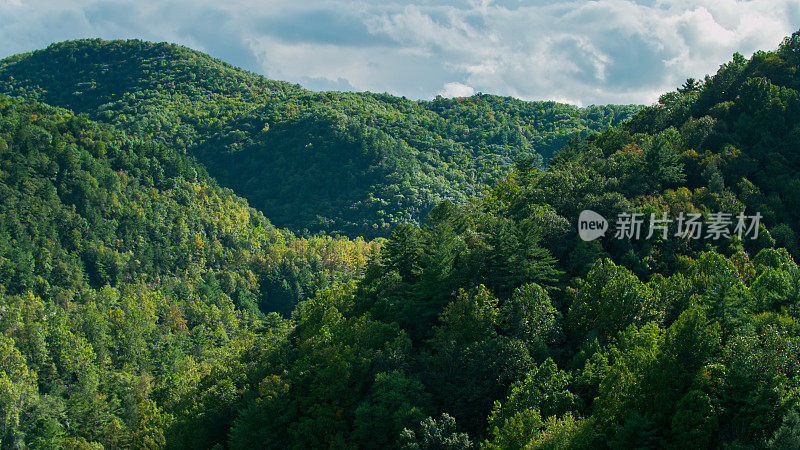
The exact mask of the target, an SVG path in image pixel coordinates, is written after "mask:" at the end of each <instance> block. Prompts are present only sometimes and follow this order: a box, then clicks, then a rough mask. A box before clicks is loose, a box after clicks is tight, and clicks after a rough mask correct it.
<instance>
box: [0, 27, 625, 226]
mask: <svg viewBox="0 0 800 450" xmlns="http://www.w3.org/2000/svg"><path fill="white" fill-rule="evenodd" d="M0 92H4V93H6V94H9V95H15V96H25V97H28V98H34V99H37V100H40V101H43V102H46V103H49V104H52V105H56V106H61V107H64V108H69V109H72V110H73V111H75V112H76V113H86V114H87V115H88V116H89V117H90V118H92V119H95V120H100V121H104V122H108V123H112V124H114V125H116V126H117V127H118V128H120V129H123V130H125V131H127V132H128V133H131V134H134V135H139V136H148V137H152V138H154V139H156V140H158V141H160V142H163V143H165V144H166V145H169V146H171V147H173V148H177V149H181V150H183V151H186V152H188V153H189V154H192V155H194V156H196V157H197V158H198V160H199V161H200V162H201V163H203V164H204V165H205V167H206V168H207V170H208V171H209V172H210V173H211V175H212V176H214V177H215V178H216V179H217V180H218V181H219V182H220V183H221V184H222V185H223V186H227V187H231V188H232V189H234V191H235V192H236V193H237V194H238V195H240V196H242V197H244V198H246V199H248V201H249V203H250V204H251V205H252V206H254V207H255V208H256V209H259V210H260V211H261V212H263V213H264V214H265V215H266V217H269V218H270V220H272V221H273V222H274V223H275V224H276V225H278V226H285V227H289V228H291V229H293V230H295V231H303V230H306V229H307V230H309V231H312V232H316V231H324V232H327V233H329V234H330V233H343V234H347V235H349V236H351V237H352V236H358V235H361V236H365V237H373V236H385V235H387V234H388V232H389V230H390V228H391V226H392V225H393V224H397V223H403V222H412V223H417V222H419V221H420V220H421V219H422V218H423V217H424V216H425V215H426V214H427V212H428V211H429V210H430V209H431V208H432V207H433V206H434V205H436V204H437V203H438V202H440V201H443V200H450V201H452V202H454V203H457V204H460V203H463V202H465V201H466V200H467V199H468V198H469V197H472V196H475V195H479V194H481V193H483V192H484V191H486V190H488V189H489V188H490V187H491V185H492V184H493V183H494V180H496V179H497V178H498V177H499V176H501V175H504V174H506V173H507V172H508V171H510V170H511V169H513V167H514V164H515V163H516V162H517V161H520V160H524V159H529V158H534V157H537V155H538V157H541V158H544V159H547V158H549V157H550V156H551V155H552V153H553V152H554V151H555V150H557V149H558V148H560V147H561V146H563V145H564V144H565V143H566V142H567V141H568V140H569V138H570V137H572V136H574V135H578V136H587V135H589V134H591V133H593V132H597V131H602V130H603V129H605V128H607V127H609V126H613V125H616V124H619V123H620V122H621V121H623V120H625V119H627V118H628V117H629V116H630V114H631V113H632V112H634V111H635V110H636V108H635V107H632V106H592V107H588V108H577V107H574V106H570V105H563V104H557V103H554V102H523V101H520V100H515V99H511V98H501V97H495V96H488V95H477V96H473V97H470V98H465V99H450V100H448V99H441V98H439V99H436V100H434V101H431V102H428V101H410V100H406V99H404V98H397V97H393V96H390V95H385V94H371V93H314V92H309V91H306V90H303V89H301V88H300V87H298V86H295V85H290V84H287V83H281V82H275V81H270V80H267V79H265V78H263V77H261V76H257V75H254V74H252V73H249V72H245V71H242V70H240V69H236V68H234V67H232V66H230V65H228V64H225V63H223V62H221V61H218V60H215V59H213V58H211V57H209V56H208V55H205V54H203V53H200V52H196V51H193V50H189V49H187V48H185V47H179V46H175V45H168V44H153V43H149V42H141V41H102V40H82V41H71V42H64V43H60V44H54V45H52V46H50V47H48V48H47V49H45V50H41V51H36V52H33V53H28V54H22V55H16V56H13V57H10V58H7V59H5V60H3V61H0Z"/></svg>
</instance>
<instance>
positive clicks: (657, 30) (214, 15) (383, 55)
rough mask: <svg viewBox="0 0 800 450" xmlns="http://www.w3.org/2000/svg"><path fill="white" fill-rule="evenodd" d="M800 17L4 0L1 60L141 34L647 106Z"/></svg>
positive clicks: (262, 59)
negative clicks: (77, 41) (73, 42)
mask: <svg viewBox="0 0 800 450" xmlns="http://www.w3.org/2000/svg"><path fill="white" fill-rule="evenodd" d="M798 27H800V5H798V2H797V0H751V1H747V2H742V1H737V0H693V1H689V0H654V1H648V2H644V1H634V0H596V1H591V2H586V1H579V0H569V1H565V0H562V1H557V0H550V1H543V2H530V3H526V2H516V1H503V0H499V1H490V0H474V1H469V2H456V1H442V2H431V1H420V0H417V1H412V2H405V1H403V2H401V1H399V0H389V1H377V0H362V1H356V2H350V1H344V0H329V1H327V2H314V3H306V2H295V1H288V0H273V1H270V2H260V1H256V0H231V1H228V2H223V3H221V2H218V1H211V0H195V1H191V2H190V1H189V0H178V1H175V0H173V1H154V0H137V1H134V0H118V1H116V2H113V3H112V2H104V1H102V0H30V1H27V0H26V1H24V2H20V1H18V0H0V56H6V55H10V54H13V53H17V52H22V51H29V50H33V49H36V48H41V47H44V46H46V45H48V44H49V43H51V42H53V41H60V40H65V39H74V38H79V37H92V36H97V37H103V38H141V39H148V40H155V41H172V42H178V43H181V44H185V45H188V46H190V47H193V48H197V49H199V50H203V51H207V52H209V53H211V54H212V55H213V56H215V57H218V58H221V59H224V60H227V61H229V62H231V63H232V64H235V65H240V66H243V67H245V68H246V69H249V70H254V71H256V72H260V73H263V74H265V75H267V76H269V77H272V78H277V79H283V80H287V81H292V82H298V83H300V84H303V85H305V86H306V87H308V88H311V89H353V90H371V91H379V92H389V93H393V94H397V95H405V96H408V97H411V98H432V97H433V96H434V95H436V94H437V93H440V94H442V95H469V94H471V93H473V92H475V91H481V92H485V93H494V94H501V95H512V96H516V97H520V98H524V99H554V100H568V101H570V102H572V103H576V104H591V103H598V104H599V103H650V102H653V101H655V100H656V99H657V98H658V95H659V94H660V93H662V92H664V91H666V90H670V89H673V88H675V87H676V86H678V85H680V84H681V83H682V81H683V80H684V79H686V78H687V77H695V78H699V77H702V76H704V75H705V74H707V73H713V72H714V71H716V69H717V67H718V66H719V65H720V64H722V63H725V62H726V61H728V60H729V59H730V57H731V55H732V53H733V52H735V51H739V52H741V53H743V54H745V55H746V56H749V55H750V54H751V53H752V52H753V51H755V50H758V49H773V48H775V47H776V46H777V44H778V43H779V42H780V40H781V39H782V38H783V37H784V36H786V35H788V34H791V33H792V32H793V31H795V30H796V29H797V28H798ZM454 80H457V81H454ZM468 93H469V94H468Z"/></svg>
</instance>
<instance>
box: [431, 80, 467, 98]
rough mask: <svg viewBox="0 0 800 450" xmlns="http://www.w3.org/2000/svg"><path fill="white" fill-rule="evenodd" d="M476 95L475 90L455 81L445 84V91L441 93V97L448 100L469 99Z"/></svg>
mask: <svg viewBox="0 0 800 450" xmlns="http://www.w3.org/2000/svg"><path fill="white" fill-rule="evenodd" d="M474 93H475V89H473V88H471V87H470V86H467V85H466V84H463V83H459V82H457V81H453V82H450V83H445V84H444V89H442V90H441V91H439V95H441V96H442V97H446V98H453V97H469V96H471V95H472V94H474Z"/></svg>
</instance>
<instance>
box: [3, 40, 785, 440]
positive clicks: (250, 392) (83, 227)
mask: <svg viewBox="0 0 800 450" xmlns="http://www.w3.org/2000/svg"><path fill="white" fill-rule="evenodd" d="M98 43H99V41H90V42H89V43H88V45H89V48H94V46H97V45H99V44H98ZM65 45H66V46H70V45H71V46H75V45H77V44H74V43H71V44H65ZM109 45H119V44H109ZM142 45H143V46H147V44H142ZM36 54H37V53H34V54H33V55H36ZM26 58H31V56H30V55H26V56H23V57H20V58H11V59H9V60H6V63H5V64H6V66H9V65H13V64H14V61H16V60H18V59H21V60H25V59H26ZM9 61H10V62H9ZM42 64H45V63H44V60H42ZM798 68H800V32H798V33H795V34H794V35H793V36H791V37H788V38H786V39H785V41H784V42H783V43H782V44H781V45H780V46H779V48H778V49H777V50H775V51H768V52H767V51H764V52H757V53H756V54H754V55H753V56H752V57H751V58H750V59H746V58H744V57H743V56H742V55H739V54H735V55H734V57H733V59H732V60H731V61H729V62H727V63H725V64H723V65H722V66H721V67H720V68H719V70H718V72H717V73H716V74H714V75H711V76H707V77H705V78H703V79H700V80H695V79H689V80H687V81H686V83H685V84H683V85H682V86H681V87H679V88H678V89H677V90H675V91H673V92H669V93H667V94H664V95H663V96H662V97H661V98H660V100H659V102H658V103H657V104H655V105H652V106H648V107H645V108H642V109H641V110H639V111H638V112H637V113H636V114H635V115H634V116H633V117H632V118H631V119H630V120H628V121H624V122H623V123H621V124H618V125H617V126H614V127H612V128H609V129H607V130H605V131H602V132H601V133H599V134H587V135H585V136H577V137H575V138H573V139H571V140H568V142H566V143H565V145H564V146H563V148H561V149H560V150H558V151H557V152H555V153H554V155H553V156H552V157H551V158H549V160H548V163H547V165H546V166H543V165H542V164H541V161H540V160H539V159H537V158H530V157H528V158H525V157H521V158H518V159H516V160H515V161H514V163H513V167H514V170H513V171H512V172H511V173H509V174H506V175H502V174H500V173H498V174H497V177H498V178H497V180H496V182H495V183H494V185H493V187H492V188H491V190H490V191H489V192H487V193H486V194H485V195H482V196H479V197H473V198H471V199H469V200H467V201H464V202H459V201H458V200H459V199H458V198H454V199H453V200H454V201H442V202H439V203H438V204H437V205H436V206H435V207H433V208H432V209H431V211H430V212H429V214H428V215H427V217H426V218H425V220H424V222H423V223H422V224H419V223H413V222H410V223H401V224H398V225H396V226H394V227H393V228H392V231H391V235H390V236H389V238H388V239H386V240H383V239H380V240H377V241H373V242H367V241H364V240H363V239H354V240H349V239H346V238H330V237H326V236H317V237H309V238H298V237H296V236H295V235H294V234H292V233H291V232H289V231H285V230H281V229H277V228H275V227H274V226H272V225H271V224H270V223H269V222H268V221H267V220H266V219H265V218H264V216H263V215H262V214H261V213H259V212H257V211H256V210H254V209H251V208H250V207H248V206H247V203H246V201H245V200H243V199H240V198H238V197H236V196H235V195H234V194H233V193H232V192H231V191H230V190H228V189H226V188H223V187H221V186H225V182H224V180H225V178H224V177H220V179H218V180H214V179H212V178H210V177H209V175H208V174H207V173H206V172H205V170H204V169H203V167H202V166H200V163H202V162H203V161H204V160H203V158H204V156H202V153H203V152H211V151H212V150H213V149H214V148H215V146H217V145H219V144H220V143H221V142H224V141H220V139H222V137H221V136H222V135H221V134H215V133H216V132H213V133H211V135H206V134H204V133H205V132H202V131H197V135H196V136H195V137H193V138H191V139H194V140H197V141H198V142H197V143H196V144H186V145H184V144H180V143H176V142H171V141H170V140H169V137H168V135H167V134H161V135H159V134H158V133H140V132H138V131H136V130H135V129H133V130H131V129H129V127H133V126H135V125H131V124H135V123H136V121H131V122H130V124H128V125H126V124H125V123H124V122H123V121H122V120H121V119H119V123H115V124H101V123H98V122H94V121H92V120H90V119H89V118H86V117H84V116H80V115H79V116H75V115H73V114H72V113H70V112H68V111H66V110H63V109H57V108H53V107H49V106H45V105H42V104H39V103H35V102H31V101H30V100H22V99H14V98H7V97H3V98H2V100H0V105H1V107H0V120H1V121H0V137H2V140H0V155H1V156H2V158H1V159H0V161H2V165H1V166H0V195H2V198H3V201H2V203H0V214H2V215H0V231H1V232H2V234H0V286H1V287H0V352H2V359H0V412H2V415H0V439H2V440H1V441H0V445H1V446H2V447H3V448H24V447H26V446H27V447H30V448H105V447H112V448H113V447H134V448H212V447H216V448H297V449H301V448H302V449H304V448H330V447H333V448H403V449H466V448H478V447H479V448H485V449H515V448H721V447H722V448H776V449H783V448H797V447H798V446H800V352H799V351H798V348H799V346H800V269H798V266H797V264H796V262H795V261H796V259H797V258H798V257H800V254H799V250H798V242H797V233H798V231H800V229H799V228H800V156H799V155H800V153H798V150H800V74H799V73H798ZM4 70H6V72H4V73H8V72H7V71H8V70H9V69H8V68H6V69H4ZM231 70H233V69H231ZM110 72H113V70H112V69H109V73H110ZM236 73H238V72H236ZM36 76H37V77H38V75H36ZM109 76H111V75H109ZM9 77H10V75H9ZM17 78H24V74H23V73H20V74H17V75H14V79H13V80H10V81H9V83H12V84H13V83H14V82H15V80H16V79H17ZM248 79H249V78H248ZM232 83H233V81H232ZM243 83H244V82H243ZM264 83H267V82H266V81H264ZM98 85H99V84H98ZM242 86H245V87H246V86H247V84H246V83H244V84H242ZM162 87H163V86H162ZM256 87H258V89H262V90H265V91H266V90H275V91H281V90H283V91H284V92H287V93H288V92H290V91H292V90H293V89H298V88H296V87H291V86H288V85H282V84H269V83H267V84H264V85H258V86H256ZM123 88H124V86H123ZM153 89H155V88H153ZM243 89H244V87H243ZM253 89H255V87H254V88H253ZM123 90H124V89H123ZM24 93H25V92H24V91H23V90H20V91H17V92H15V94H24ZM27 93H28V94H30V95H32V96H34V97H35V98H38V99H41V100H47V98H46V96H47V95H52V96H57V95H64V96H65V97H69V98H72V96H73V94H74V93H69V92H66V91H65V92H62V93H61V94H56V93H55V91H53V93H51V94H46V93H45V91H44V90H36V89H33V90H31V91H27ZM126 95H128V94H123V96H126ZM231 95H232V96H233V100H231V99H227V100H226V99H223V97H225V95H223V94H220V98H221V100H220V102H222V103H224V102H226V101H228V102H235V101H238V100H236V98H237V97H236V95H235V94H231ZM281 95H283V94H281ZM303 95H311V96H312V97H313V96H315V95H319V96H325V95H328V96H331V98H340V99H345V98H351V99H355V98H374V99H380V98H384V99H387V101H388V100H389V98H388V97H382V96H373V95H366V94H363V95H362V94H358V95H356V94H303ZM75 96H76V97H80V95H79V94H75ZM359 96H361V97H359ZM226 98H227V97H226ZM320 98H321V97H320ZM391 100H392V101H396V102H399V103H400V104H406V105H411V106H414V107H420V108H422V107H423V105H424V107H425V108H430V110H431V111H433V110H435V108H436V106H435V105H436V104H437V103H440V104H444V105H449V107H447V108H445V109H443V110H440V111H439V112H437V113H436V114H437V115H439V114H442V115H441V116H440V117H444V118H445V119H444V120H445V123H450V121H453V122H455V123H457V122H458V120H460V119H458V117H460V116H459V115H458V114H460V113H458V114H456V113H453V114H455V117H447V116H446V114H445V111H450V110H452V109H453V108H455V109H458V108H462V107H465V108H471V107H472V105H476V107H477V105H480V104H482V103H483V102H495V101H497V102H501V103H506V102H508V103H511V104H518V105H520V107H522V106H523V103H521V102H520V103H515V102H514V101H507V100H501V99H495V98H492V97H486V96H477V97H476V98H471V99H463V100H436V101H434V102H430V103H429V104H427V103H424V102H417V103H413V102H408V103H406V101H405V100H398V99H391ZM86 101H88V99H87V100H86ZM98 101H100V100H98ZM376 101H377V100H376ZM62 103H67V102H62ZM278 103H280V102H278V101H277V100H275V101H274V103H273V105H274V106H270V107H271V108H277V109H278V110H280V109H281V108H287V110H290V109H291V105H292V102H291V101H290V100H286V101H285V105H284V106H278ZM208 104H209V105H210V104H211V103H208ZM376 104H377V103H376ZM354 105H355V104H354ZM353 107H354V108H355V106H353ZM154 108H155V107H154ZM76 109H77V110H80V108H76ZM100 109H103V108H102V107H98V110H100ZM158 111H159V110H158V108H155V109H153V110H152V111H151V112H152V114H153V115H158V114H159V113H158ZM173 111H174V110H173ZM258 111H263V110H258V109H254V110H252V111H248V112H247V113H246V114H244V115H242V116H241V117H243V118H245V119H242V120H243V121H246V120H254V119H253V118H255V117H258V116H259V114H263V112H258ZM165 114H166V113H165ZM197 114H198V116H200V115H201V111H200V110H198V111H197ZM425 114H427V113H425ZM352 115H357V114H355V113H353V114H352ZM352 115H348V116H346V117H351V116H352ZM92 117H93V116H92ZM113 117H121V116H114V114H112V115H110V116H108V117H107V120H104V121H110V122H114V121H115V120H117V119H113ZM246 117H251V119H246ZM368 117H371V116H370V115H368V114H364V119H365V120H366V119H367V118H368ZM309 120H312V119H311V118H310V117H309ZM313 120H320V121H331V120H333V121H335V120H336V119H335V117H332V116H326V115H325V114H324V113H322V112H320V116H319V117H315V118H313ZM345 120H347V119H345ZM376 120H377V119H376ZM404 120H411V119H404ZM241 123H244V122H241ZM254 123H255V122H254ZM290 123H293V124H294V125H293V126H297V127H300V129H303V128H302V127H303V126H306V125H304V122H302V121H297V122H291V119H290V121H289V122H285V123H283V125H280V126H279V125H276V124H269V130H265V131H264V132H265V133H266V135H269V133H272V132H273V131H279V130H283V131H280V132H281V133H285V134H284V135H282V136H284V138H283V139H286V140H291V132H290V131H288V130H289V124H290ZM281 126H285V127H287V128H281ZM309 126H310V125H309ZM265 128H266V127H265ZM192 129H193V130H198V129H197V128H192ZM276 129H278V130H276ZM412 134H414V133H413V132H412ZM266 135H264V136H262V137H264V139H267V138H266V137H265V136H266ZM388 135H389V134H388V133H387V136H388ZM417 135H418V134H417ZM172 136H175V135H174V134H173V135H172ZM186 136H190V134H187V135H186ZM205 136H208V139H205ZM199 141H202V142H199ZM398 142H399V141H398ZM244 145H246V146H249V145H253V146H257V145H258V144H257V143H256V141H255V140H254V141H253V142H252V143H246V144H244ZM509 145H511V146H515V145H516V144H509ZM409 147H411V145H410V144H409ZM519 147H523V146H519ZM184 150H186V151H185V152H184ZM193 156H194V157H196V160H195V159H194V158H193ZM465 158H466V156H465ZM309 161H310V160H309ZM509 164H510V163H509ZM475 167H476V170H478V169H477V167H478V166H475ZM209 170H210V169H209ZM335 170H339V169H335ZM342 170H344V169H342ZM306 175H307V174H306ZM304 176H305V175H304ZM486 182H488V181H486ZM254 183H255V182H254ZM290 201H294V200H293V199H292V200H290ZM255 203H257V200H256V202H255ZM585 209H591V210H593V211H596V212H599V213H601V214H602V215H603V216H605V217H607V218H613V217H615V216H618V215H619V214H624V213H642V214H645V215H649V214H650V213H653V214H656V213H657V214H659V215H660V214H661V213H662V212H667V213H669V214H670V215H672V216H677V215H678V214H680V213H685V214H700V215H701V217H703V218H705V219H710V218H711V217H713V215H714V214H716V213H729V214H732V215H736V214H738V213H741V212H745V213H747V214H755V213H759V214H761V216H762V220H761V223H760V228H759V229H758V236H757V238H754V237H755V234H753V235H751V236H746V237H745V238H742V239H740V238H738V237H736V236H732V237H731V238H730V239H722V240H714V239H711V238H702V239H691V238H689V237H680V236H675V234H676V233H677V231H678V230H677V224H675V223H672V224H670V225H669V226H670V228H669V229H668V231H669V234H668V236H667V237H666V238H664V237H663V236H660V235H658V234H656V235H655V236H654V237H652V238H651V239H615V238H614V237H613V236H611V235H610V234H609V235H607V236H606V237H604V238H601V239H599V240H595V241H591V242H586V241H583V240H581V239H580V238H579V237H578V233H577V228H576V224H577V220H578V216H579V214H580V212H581V211H582V210H585ZM272 296H276V297H278V298H279V299H280V300H279V301H277V302H273V300H272V299H273V297H272ZM299 299H302V301H300V302H299V303H298V304H297V305H296V306H294V305H295V302H296V301H297V300H299ZM293 306H294V307H293ZM292 307H293V308H292ZM289 309H292V310H291V313H288V312H287V311H288V310H289ZM276 311H278V312H281V313H282V314H276V313H275V312H276Z"/></svg>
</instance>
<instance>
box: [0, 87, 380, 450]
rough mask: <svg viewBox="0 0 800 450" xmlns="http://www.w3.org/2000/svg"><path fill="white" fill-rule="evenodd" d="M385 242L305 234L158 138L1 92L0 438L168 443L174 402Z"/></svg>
mask: <svg viewBox="0 0 800 450" xmlns="http://www.w3.org/2000/svg"><path fill="white" fill-rule="evenodd" d="M376 245H378V244H377V243H365V242H364V241H363V240H361V239H357V240H354V241H349V240H347V239H344V238H336V239H334V238H329V237H321V238H320V237H314V238H310V239H305V238H297V237H295V236H294V235H293V234H292V233H291V232H289V231H286V230H279V229H276V228H275V227H274V226H272V225H271V224H270V223H269V222H268V221H267V220H266V219H265V218H264V216H263V215H262V214H261V213H259V212H257V211H255V210H253V209H252V208H249V207H248V206H247V203H246V201H244V200H242V199H240V198H238V197H236V196H234V195H233V194H232V193H231V192H230V190H228V189H223V188H220V187H219V186H218V185H217V183H216V182H215V181H213V180H212V179H210V178H209V177H208V175H207V174H206V173H205V171H204V170H203V168H202V167H200V166H198V165H197V164H196V163H194V162H193V161H191V160H190V159H189V158H187V157H186V156H184V155H182V154H180V153H178V152H175V151H174V150H171V149H168V148H166V147H164V146H163V145H162V144H159V143H154V142H152V141H148V140H140V139H138V138H131V137H129V136H127V135H125V134H124V133H121V132H119V131H116V130H114V129H113V128H111V127H110V126H108V125H100V124H97V123H95V122H91V121H89V120H87V119H86V118H84V117H77V116H74V115H73V114H72V113H70V112H68V111H65V110H62V109H56V108H52V107H49V106H45V105H41V104H36V103H31V102H23V101H20V100H16V99H12V98H9V97H5V96H0V353H2V359H1V360H2V362H1V363H0V412H2V414H0V436H1V437H0V443H1V444H2V446H3V447H4V448H5V447H9V448H11V447H14V448H17V447H19V445H22V444H23V443H26V444H27V445H30V446H32V447H37V446H44V447H46V448H58V447H59V446H60V445H62V444H63V445H67V444H66V443H69V445H77V446H79V447H80V446H81V445H82V444H80V443H81V442H84V441H85V440H86V439H88V440H89V441H94V440H99V441H102V442H103V443H104V444H106V445H113V443H114V442H124V443H126V445H134V446H153V445H159V443H161V444H163V431H162V430H160V429H159V428H158V427H159V426H160V425H158V423H160V422H158V421H159V420H162V416H161V412H160V411H161V410H160V408H161V407H163V405H164V404H163V403H162V402H163V401H168V400H167V399H168V398H175V397H176V396H177V395H179V392H181V391H185V390H187V389H189V390H191V389H193V386H195V383H196V382H197V381H198V380H199V379H200V378H201V377H202V376H204V374H207V373H209V372H210V371H212V370H214V367H215V366H216V365H218V364H219V361H218V360H217V358H219V355H220V352H223V353H222V354H227V352H229V349H230V348H231V347H236V346H239V345H242V342H251V343H252V342H253V341H252V339H253V336H254V332H255V331H254V330H256V329H257V328H258V327H260V326H262V324H264V323H268V324H278V323H280V319H279V318H278V316H276V315H274V314H273V315H272V316H265V315H264V314H263V313H262V312H261V310H263V311H265V312H269V311H283V312H284V313H288V312H289V311H290V310H291V308H292V307H293V306H294V304H295V303H296V302H297V300H298V299H300V298H303V297H304V296H306V295H310V294H312V293H313V292H314V291H315V290H316V289H319V288H321V287H324V286H326V285H328V284H330V283H333V282H337V281H345V280H348V279H350V278H353V277H358V276H359V274H360V273H361V271H362V268H363V266H364V265H365V263H366V261H367V259H368V258H369V257H370V255H371V254H372V253H374V251H375V249H376V248H377V247H376ZM279 328H280V327H279ZM276 332H278V333H280V331H277V329H276ZM181 374H184V375H181ZM192 379H194V380H195V381H191V380H192ZM186 383H188V384H186ZM154 399H160V400H158V405H157V404H156V403H154V402H153V400H154ZM151 421H156V422H155V423H150V422H151ZM137 427H138V428H137ZM148 427H156V429H155V430H154V431H153V432H151V431H149V430H148ZM65 432H66V436H71V437H69V438H66V439H67V440H62V436H63V435H65ZM72 437H74V438H75V439H72ZM101 437H102V438H101Z"/></svg>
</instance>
